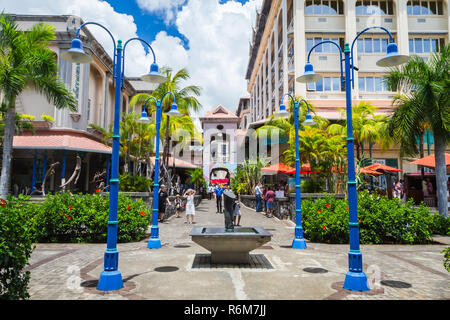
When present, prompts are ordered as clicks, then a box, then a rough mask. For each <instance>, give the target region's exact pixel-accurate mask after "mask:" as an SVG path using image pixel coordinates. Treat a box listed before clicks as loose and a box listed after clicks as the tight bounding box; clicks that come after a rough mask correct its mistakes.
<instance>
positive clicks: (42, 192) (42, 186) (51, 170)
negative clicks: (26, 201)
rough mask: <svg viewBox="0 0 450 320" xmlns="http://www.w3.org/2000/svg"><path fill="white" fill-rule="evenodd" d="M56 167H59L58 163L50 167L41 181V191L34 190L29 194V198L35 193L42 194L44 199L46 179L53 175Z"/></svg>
mask: <svg viewBox="0 0 450 320" xmlns="http://www.w3.org/2000/svg"><path fill="white" fill-rule="evenodd" d="M58 165H59V162H55V163H52V164H51V165H50V168H49V169H48V170H47V171H46V173H45V177H44V179H43V180H42V185H41V190H38V189H34V190H33V192H31V194H30V196H31V195H33V194H35V193H37V194H42V195H43V196H44V197H45V183H46V181H47V178H48V177H50V176H52V175H54V174H55V167H56V166H58Z"/></svg>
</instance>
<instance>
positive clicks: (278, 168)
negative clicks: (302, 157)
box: [261, 163, 295, 173]
mask: <svg viewBox="0 0 450 320" xmlns="http://www.w3.org/2000/svg"><path fill="white" fill-rule="evenodd" d="M292 170H294V171H295V169H294V168H292V167H290V166H288V165H285V164H284V163H277V164H273V165H271V166H269V167H266V168H262V169H261V171H263V172H271V173H287V172H289V171H292Z"/></svg>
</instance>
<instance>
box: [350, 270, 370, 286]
mask: <svg viewBox="0 0 450 320" xmlns="http://www.w3.org/2000/svg"><path fill="white" fill-rule="evenodd" d="M344 289H345V290H351V291H370V288H369V285H368V283H367V276H366V274H365V273H364V272H352V271H349V272H347V275H346V276H345V282H344Z"/></svg>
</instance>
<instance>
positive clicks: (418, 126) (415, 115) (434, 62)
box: [386, 44, 450, 217]
mask: <svg viewBox="0 0 450 320" xmlns="http://www.w3.org/2000/svg"><path fill="white" fill-rule="evenodd" d="M449 62H450V45H448V44H447V45H445V46H442V47H441V48H440V51H439V52H436V53H434V54H432V55H431V56H430V57H429V58H428V59H427V60H424V59H423V58H421V57H418V56H413V57H412V58H411V59H410V60H409V61H408V63H406V64H405V65H403V66H401V67H397V68H393V69H392V70H391V72H390V73H389V74H388V75H387V76H386V81H387V86H388V88H389V90H392V91H400V92H402V93H403V94H404V97H403V98H402V99H397V100H395V101H394V102H396V106H397V109H396V111H395V113H394V114H393V116H392V119H391V122H390V126H389V128H390V132H391V134H392V136H393V137H394V138H395V139H396V141H397V142H399V143H400V145H401V150H403V151H404V152H405V153H406V154H409V155H415V154H417V152H418V150H417V146H416V144H415V139H416V137H420V136H421V134H422V133H423V132H424V131H425V130H424V128H426V127H429V128H430V129H431V131H432V132H433V135H434V142H435V149H434V151H435V160H436V185H437V198H438V209H439V213H440V214H441V215H443V216H445V217H447V216H448V207H447V206H448V199H447V173H446V164H445V148H446V146H447V144H448V142H449V140H450V97H449V95H450V81H449Z"/></svg>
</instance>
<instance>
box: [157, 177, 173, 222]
mask: <svg viewBox="0 0 450 320" xmlns="http://www.w3.org/2000/svg"><path fill="white" fill-rule="evenodd" d="M167 204H168V205H169V206H170V205H172V203H170V200H169V194H168V193H167V188H166V186H165V185H161V190H160V191H159V194H158V221H159V222H164V218H165V215H166V205H167Z"/></svg>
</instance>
